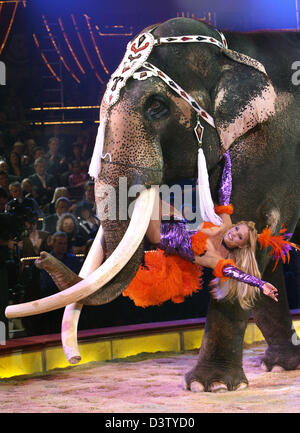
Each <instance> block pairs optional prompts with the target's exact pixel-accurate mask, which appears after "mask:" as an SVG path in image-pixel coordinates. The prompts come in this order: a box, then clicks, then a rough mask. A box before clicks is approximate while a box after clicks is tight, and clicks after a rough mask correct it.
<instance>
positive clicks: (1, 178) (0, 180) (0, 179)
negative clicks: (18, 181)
mask: <svg viewBox="0 0 300 433" xmlns="http://www.w3.org/2000/svg"><path fill="white" fill-rule="evenodd" d="M0 186H2V188H4V189H5V190H6V192H7V193H8V194H9V180H8V174H7V173H6V172H5V171H3V170H2V171H0Z"/></svg>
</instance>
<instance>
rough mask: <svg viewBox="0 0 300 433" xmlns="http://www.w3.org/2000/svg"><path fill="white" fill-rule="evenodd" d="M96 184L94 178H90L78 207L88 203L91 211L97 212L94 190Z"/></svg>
mask: <svg viewBox="0 0 300 433" xmlns="http://www.w3.org/2000/svg"><path fill="white" fill-rule="evenodd" d="M94 187H95V184H94V182H93V181H92V180H88V181H87V182H86V184H85V187H84V196H83V198H82V200H81V201H80V202H78V203H77V207H80V206H82V205H83V204H84V205H85V204H87V205H88V206H89V207H90V209H91V213H92V214H93V215H95V213H96V203H95V192H94Z"/></svg>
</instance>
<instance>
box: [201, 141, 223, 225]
mask: <svg viewBox="0 0 300 433" xmlns="http://www.w3.org/2000/svg"><path fill="white" fill-rule="evenodd" d="M198 194H199V206H200V215H201V218H202V220H203V221H208V222H211V223H213V224H215V225H216V226H220V225H221V224H222V220H221V218H220V217H219V216H218V215H217V214H216V213H215V209H214V203H213V200H212V198H211V194H210V186H209V179H208V172H207V167H206V160H205V156H204V153H203V150H202V148H201V147H200V148H199V151H198Z"/></svg>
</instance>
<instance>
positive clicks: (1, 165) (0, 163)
mask: <svg viewBox="0 0 300 433" xmlns="http://www.w3.org/2000/svg"><path fill="white" fill-rule="evenodd" d="M0 171H5V173H7V174H8V181H9V183H12V182H16V181H17V180H19V177H18V176H15V175H13V174H9V166H8V164H7V162H6V160H4V159H2V160H0Z"/></svg>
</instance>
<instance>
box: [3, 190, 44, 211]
mask: <svg viewBox="0 0 300 433" xmlns="http://www.w3.org/2000/svg"><path fill="white" fill-rule="evenodd" d="M9 192H10V196H11V197H12V200H10V201H9V202H8V203H7V206H6V208H7V211H9V209H10V206H11V205H12V204H13V202H14V200H17V201H18V203H22V204H23V205H24V206H28V207H30V208H31V209H32V210H34V211H35V212H36V213H37V215H38V216H39V217H42V216H43V215H44V214H43V211H42V210H41V209H40V207H39V205H38V204H37V202H36V201H35V200H34V198H29V197H24V196H23V191H22V188H21V184H20V182H13V183H11V184H9Z"/></svg>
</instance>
